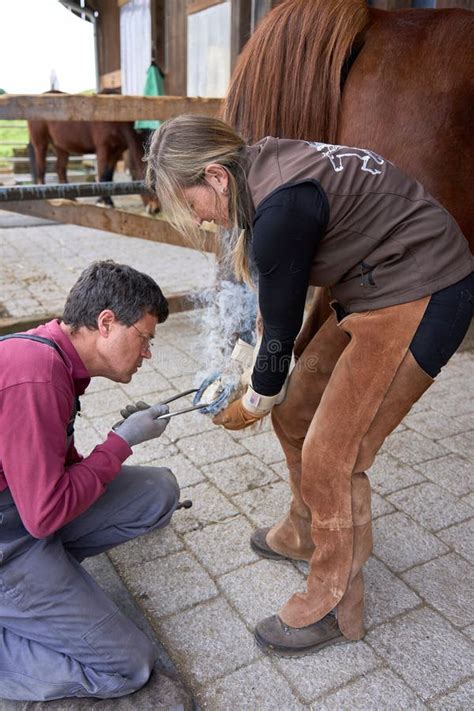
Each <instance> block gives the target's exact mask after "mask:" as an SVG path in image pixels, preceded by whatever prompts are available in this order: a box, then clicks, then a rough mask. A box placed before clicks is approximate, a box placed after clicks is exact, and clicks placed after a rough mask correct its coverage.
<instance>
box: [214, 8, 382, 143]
mask: <svg viewBox="0 0 474 711" xmlns="http://www.w3.org/2000/svg"><path fill="white" fill-rule="evenodd" d="M368 22H369V8H368V7H367V4H366V1H365V0H286V2H283V3H282V4H281V5H278V6H277V7H276V8H275V9H274V10H272V11H271V12H270V13H269V14H268V15H267V16H266V17H265V18H264V19H263V21H262V22H261V24H260V25H259V27H258V29H257V30H256V32H255V33H254V34H253V35H252V37H251V38H250V39H249V41H248V42H247V45H246V46H245V48H244V50H243V52H242V54H241V56H240V58H239V60H238V63H237V65H236V68H235V70H234V73H233V76H232V78H231V82H230V86H229V91H228V94H227V97H226V101H225V104H224V109H223V117H224V119H225V120H226V121H228V122H229V123H230V124H232V125H233V126H235V128H236V129H237V130H239V131H240V132H241V133H242V135H243V136H244V138H245V139H246V140H247V141H249V142H254V141H256V140H259V139H260V138H262V137H263V136H269V135H270V136H278V137H280V138H283V137H286V138H296V139H307V140H319V141H322V142H326V143H334V142H335V140H336V129H337V120H338V113H339V107H340V102H341V76H342V73H343V71H344V65H345V62H347V61H348V58H349V56H350V53H351V50H352V48H353V45H354V40H355V39H356V38H357V36H358V35H359V34H360V33H361V32H362V31H363V30H364V28H365V27H366V26H367V24H368Z"/></svg>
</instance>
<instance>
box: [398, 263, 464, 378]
mask: <svg viewBox="0 0 474 711" xmlns="http://www.w3.org/2000/svg"><path fill="white" fill-rule="evenodd" d="M473 308H474V272H471V274H469V276H467V277H464V279H461V281H458V282H457V283H456V284H452V285H451V286H448V287H447V288H446V289H441V291H437V292H435V293H434V294H433V295H432V296H431V299H430V301H429V303H428V306H427V308H426V311H425V314H424V316H423V318H422V320H421V322H420V325H419V326H418V329H417V331H416V333H415V335H414V337H413V340H412V342H411V344H410V351H411V352H412V354H413V356H414V358H415V360H416V362H417V363H418V365H419V366H420V367H421V368H422V369H423V370H424V371H425V373H428V375H430V376H431V377H432V378H435V377H436V376H437V375H438V373H439V372H440V370H441V368H442V367H443V366H444V365H446V363H447V362H448V360H449V359H450V358H451V356H452V355H453V353H454V352H455V351H456V350H457V348H458V347H459V346H460V344H461V342H462V340H463V338H464V336H465V335H466V333H467V329H468V328H469V324H470V323H471V319H472V315H473Z"/></svg>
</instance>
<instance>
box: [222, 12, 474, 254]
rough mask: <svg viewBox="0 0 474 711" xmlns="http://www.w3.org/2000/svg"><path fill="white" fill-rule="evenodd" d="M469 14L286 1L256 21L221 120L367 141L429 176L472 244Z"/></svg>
mask: <svg viewBox="0 0 474 711" xmlns="http://www.w3.org/2000/svg"><path fill="white" fill-rule="evenodd" d="M473 106H474V13H473V12H471V11H469V10H461V9H451V10H427V9H420V10H397V11H390V12H389V11H384V10H377V9H375V8H372V7H368V6H367V4H366V2H365V0H286V1H285V2H283V3H281V4H280V5H278V6H277V7H276V8H275V9H274V10H272V11H271V12H270V13H268V15H266V16H265V18H264V19H263V20H262V22H261V23H260V25H259V26H258V28H257V30H256V32H255V33H254V34H253V35H252V37H251V38H250V39H249V41H248V42H247V44H246V46H245V48H244V50H243V52H242V54H241V56H240V58H239V61H238V63H237V66H236V68H235V70H234V73H233V76H232V78H231V82H230V88H229V92H228V96H227V98H226V103H225V108H224V119H225V120H227V121H228V122H229V123H230V124H232V125H233V126H235V127H236V128H237V129H238V130H239V131H240V132H241V133H242V135H243V136H244V138H245V140H247V141H248V142H255V141H257V140H259V139H260V138H262V137H263V136H268V135H271V136H276V137H280V138H294V139H304V140H309V141H320V142H322V143H330V144H340V145H346V146H358V147H361V148H369V149H372V150H373V151H375V152H377V153H380V154H381V155H382V156H384V157H385V158H388V159H389V160H390V161H392V162H393V163H395V164H396V165H397V166H398V167H400V168H401V169H402V170H404V171H405V172H406V173H408V174H409V175H411V176H413V177H414V178H416V179H417V180H419V181H420V182H421V183H423V184H424V185H425V187H426V188H427V189H428V191H429V192H430V193H431V194H432V195H433V196H434V197H435V198H437V199H438V200H439V201H440V202H441V203H442V204H443V205H444V206H445V207H446V208H447V209H448V210H449V211H450V212H451V213H452V214H453V215H454V217H455V218H456V220H457V221H458V223H459V225H460V226H461V229H462V230H463V232H464V234H465V235H466V237H467V239H468V240H469V242H470V245H471V249H472V250H473V251H474V201H473V200H472V186H473V184H474V121H473V117H474V111H473Z"/></svg>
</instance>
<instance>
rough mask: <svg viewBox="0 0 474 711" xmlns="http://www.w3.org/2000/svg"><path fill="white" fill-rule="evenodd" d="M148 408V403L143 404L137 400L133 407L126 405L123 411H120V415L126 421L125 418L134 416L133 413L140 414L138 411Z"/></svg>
mask: <svg viewBox="0 0 474 711" xmlns="http://www.w3.org/2000/svg"><path fill="white" fill-rule="evenodd" d="M149 407H150V405H148V403H146V402H143V400H138V402H134V403H133V405H127V406H126V407H124V408H123V410H120V414H121V415H122V417H123V419H124V420H126V419H127V417H130V415H133V414H135V412H140V410H148V408H149Z"/></svg>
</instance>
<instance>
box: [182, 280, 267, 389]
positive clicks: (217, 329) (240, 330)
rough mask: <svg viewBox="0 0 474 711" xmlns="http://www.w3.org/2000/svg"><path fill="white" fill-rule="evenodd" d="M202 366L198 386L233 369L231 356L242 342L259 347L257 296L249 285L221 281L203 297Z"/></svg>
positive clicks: (197, 376)
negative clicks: (226, 370)
mask: <svg viewBox="0 0 474 711" xmlns="http://www.w3.org/2000/svg"><path fill="white" fill-rule="evenodd" d="M199 302H200V305H201V307H202V309H201V311H200V315H201V324H200V325H201V329H202V343H203V350H202V359H203V360H202V362H203V367H204V369H203V370H202V371H200V372H199V373H197V375H196V383H197V384H198V385H200V384H201V383H202V382H203V380H205V379H206V378H207V377H209V376H210V375H212V374H213V373H216V372H218V373H220V372H222V371H223V370H224V369H226V366H229V364H230V363H229V362H230V354H231V353H232V350H233V348H234V345H235V343H236V341H237V339H238V338H241V339H242V340H243V341H246V342H247V343H249V344H250V345H254V344H255V319H256V315H257V296H256V293H255V292H254V291H253V290H251V289H250V288H249V287H248V286H247V285H245V284H242V283H235V282H231V281H221V282H219V284H218V286H217V287H215V288H214V289H212V290H209V291H206V292H204V293H203V294H201V295H200V298H199Z"/></svg>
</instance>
